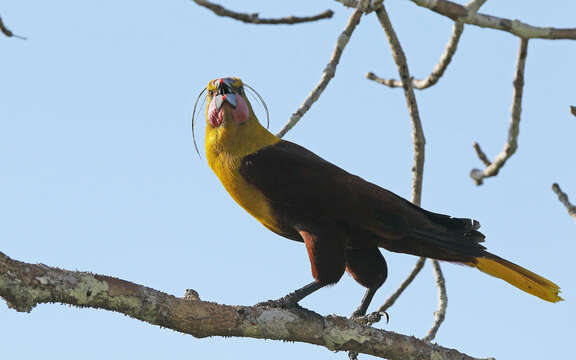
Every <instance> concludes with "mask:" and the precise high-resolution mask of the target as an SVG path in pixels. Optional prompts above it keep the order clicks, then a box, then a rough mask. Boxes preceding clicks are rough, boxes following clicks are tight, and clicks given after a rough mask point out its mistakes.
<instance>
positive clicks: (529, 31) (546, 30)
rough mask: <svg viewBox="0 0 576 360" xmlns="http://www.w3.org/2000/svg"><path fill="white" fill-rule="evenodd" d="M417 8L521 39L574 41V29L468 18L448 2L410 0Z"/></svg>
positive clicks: (488, 17)
mask: <svg viewBox="0 0 576 360" xmlns="http://www.w3.org/2000/svg"><path fill="white" fill-rule="evenodd" d="M410 1H412V2H413V3H415V4H416V5H418V6H422V7H425V8H428V9H430V10H432V11H434V12H437V13H438V14H441V15H444V16H446V17H449V18H450V19H452V20H454V21H462V22H464V23H465V24H471V25H476V26H480V27H483V28H491V29H495V30H501V31H506V32H509V33H511V34H514V35H516V36H518V37H520V38H523V39H550V40H559V39H572V40H576V28H569V29H559V28H553V27H538V26H532V25H529V24H526V23H523V22H521V21H520V20H510V19H506V18H500V17H497V16H492V15H486V14H476V15H474V16H472V17H470V18H468V11H467V10H466V7H465V6H462V5H460V4H457V3H455V2H452V1H448V0H410Z"/></svg>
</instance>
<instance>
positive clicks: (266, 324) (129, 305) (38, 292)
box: [0, 252, 474, 360]
mask: <svg viewBox="0 0 576 360" xmlns="http://www.w3.org/2000/svg"><path fill="white" fill-rule="evenodd" d="M188 293H190V291H188ZM192 295H194V294H193V293H192ZM0 296H1V297H2V298H4V299H5V300H6V302H7V303H8V306H9V307H10V308H13V309H16V310H17V311H26V312H29V311H31V310H32V309H33V308H34V307H35V306H36V305H38V304H44V303H54V302H57V303H61V304H69V305H75V306H79V307H91V308H97V309H105V310H110V311H116V312H120V313H122V314H125V315H128V316H130V317H133V318H135V319H138V320H142V321H144V322H147V323H150V324H153V325H160V326H162V327H167V328H170V329H172V330H175V331H178V332H181V333H185V334H190V335H193V336H195V337H198V338H204V337H207V336H236V337H251V338H260V339H262V338H264V339H273V340H284V341H297V342H305V343H310V344H315V345H320V346H324V347H326V348H327V349H330V350H333V351H341V350H350V351H356V352H360V353H365V354H370V355H374V356H378V357H382V358H387V359H406V358H410V359H421V360H425V359H426V360H428V359H446V360H450V359H458V360H463V359H464V360H473V359H474V358H472V357H470V356H468V355H466V354H463V353H460V352H458V351H457V350H453V349H447V348H443V347H440V346H438V345H432V344H429V343H426V342H424V341H421V340H418V339H416V338H414V337H411V336H404V335H400V334H396V333H393V332H390V331H384V330H379V329H374V328H371V327H367V326H363V325H360V324H358V323H356V322H354V321H351V320H348V319H345V318H342V317H339V316H326V317H322V316H320V315H318V314H316V313H314V312H312V311H309V310H306V309H303V308H294V309H278V308H267V307H258V306H252V307H251V306H229V305H220V304H216V303H212V302H207V301H200V300H196V297H195V296H190V297H188V299H184V298H177V297H175V296H171V295H168V294H165V293H163V292H160V291H157V290H154V289H151V288H148V287H145V286H142V285H138V284H134V283H131V282H128V281H125V280H121V279H117V278H113V277H109V276H103V275H96V274H91V273H87V272H79V271H68V270H62V269H58V268H53V267H49V266H46V265H42V264H37V265H36V264H28V263H24V262H20V261H16V260H13V259H10V258H9V257H8V256H6V255H4V254H3V253H1V252H0ZM196 296H197V294H196Z"/></svg>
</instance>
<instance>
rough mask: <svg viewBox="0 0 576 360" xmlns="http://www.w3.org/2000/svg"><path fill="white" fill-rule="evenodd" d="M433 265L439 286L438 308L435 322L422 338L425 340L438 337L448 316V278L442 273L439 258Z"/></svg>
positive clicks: (433, 261)
mask: <svg viewBox="0 0 576 360" xmlns="http://www.w3.org/2000/svg"><path fill="white" fill-rule="evenodd" d="M432 267H433V269H434V277H435V278H436V285H437V286H438V310H436V312H435V313H434V324H433V325H432V327H431V328H430V330H428V334H426V336H425V337H424V338H423V339H422V340H424V341H432V340H434V338H435V337H436V333H437V332H438V329H439V328H440V325H441V324H442V322H443V321H444V318H445V317H446V308H447V307H448V296H447V295H446V280H445V279H444V274H442V268H440V263H438V260H432Z"/></svg>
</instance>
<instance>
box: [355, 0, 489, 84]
mask: <svg viewBox="0 0 576 360" xmlns="http://www.w3.org/2000/svg"><path fill="white" fill-rule="evenodd" d="M485 2H486V0H472V1H471V2H469V3H468V5H466V10H467V13H468V17H469V18H470V17H472V16H474V15H475V14H476V12H477V11H478V9H479V8H480V6H482V5H483V4H484V3H485ZM463 31H464V24H463V23H462V21H460V20H458V21H456V22H455V23H454V26H453V28H452V35H451V36H450V40H449V41H448V44H447V45H446V49H445V50H444V53H443V54H442V56H441V57H440V60H439V61H438V64H436V66H435V67H434V69H433V70H432V72H431V73H430V75H428V77H427V78H426V79H412V87H413V88H415V89H418V90H423V89H427V88H429V87H430V86H433V85H435V84H436V83H437V82H438V80H440V78H441V77H442V75H444V72H445V71H446V69H447V68H448V65H450V62H451V61H452V57H453V56H454V54H455V53H456V50H457V48H458V43H459V42H460V37H461V36H462V32H463ZM366 78H368V79H369V80H374V81H376V82H377V83H379V84H382V85H386V86H388V87H391V88H394V87H401V86H402V82H401V81H399V80H396V79H384V78H381V77H378V76H377V75H376V74H374V73H373V72H369V73H367V74H366Z"/></svg>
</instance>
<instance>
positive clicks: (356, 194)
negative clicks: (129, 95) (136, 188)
mask: <svg viewBox="0 0 576 360" xmlns="http://www.w3.org/2000/svg"><path fill="white" fill-rule="evenodd" d="M244 88H245V86H244V84H243V83H242V81H241V80H240V79H238V78H230V77H228V78H220V79H216V80H212V81H210V82H209V83H208V86H207V87H206V89H205V90H204V91H206V92H207V103H206V119H207V126H206V138H205V147H206V156H207V158H208V164H209V165H210V167H211V168H212V170H213V171H214V172H215V173H216V176H218V178H219V179H220V181H221V182H222V184H223V185H224V187H225V188H226V190H227V191H228V193H229V194H230V195H231V196H232V198H233V199H234V200H236V202H237V203H238V204H240V206H242V207H243V208H244V209H245V210H246V211H247V212H248V213H250V214H251V215H252V216H254V217H255V218H256V219H258V221H260V222H261V223H262V225H264V226H265V227H267V228H268V229H270V230H272V231H273V232H275V233H276V234H279V235H281V236H283V237H285V238H288V239H291V240H296V241H300V242H304V244H305V245H306V250H307V251H308V256H309V258H310V264H311V267H312V276H313V277H314V281H313V282H311V283H310V284H308V285H306V286H304V287H302V288H300V289H297V290H296V291H294V292H292V293H290V294H288V295H286V296H284V297H282V298H280V299H278V300H275V301H271V302H268V304H272V305H275V306H292V305H295V304H296V303H298V302H299V301H300V300H302V299H303V298H304V297H306V296H308V295H310V294H311V293H313V292H314V291H316V290H318V289H320V288H322V287H324V286H326V285H329V284H334V283H336V282H338V280H340V278H341V277H342V275H343V274H344V270H346V271H347V272H348V273H349V274H350V275H351V276H352V277H353V278H354V279H355V280H356V281H357V282H358V283H360V284H361V285H363V286H364V287H366V288H367V289H368V290H367V292H366V294H365V295H364V298H363V299H362V302H361V304H360V306H359V307H358V309H357V310H356V311H355V312H354V314H353V316H361V315H364V314H365V313H366V310H367V308H368V305H369V304H370V301H371V300H372V297H373V296H374V294H375V292H376V290H378V288H379V287H380V286H381V285H382V284H383V283H384V281H385V280H386V277H387V275H388V268H387V265H386V261H385V260H384V257H383V256H382V254H381V253H380V250H379V248H384V249H387V250H389V251H394V252H400V253H406V254H411V255H416V256H424V257H427V258H432V259H438V260H443V261H449V262H455V263H459V264H464V265H468V266H472V267H475V268H477V269H479V270H480V271H483V272H485V273H487V274H489V275H492V276H495V277H497V278H500V279H502V280H505V281H507V282H508V283H510V284H512V285H514V286H516V287H517V288H519V289H520V290H522V291H525V292H527V293H529V294H532V295H535V296H538V297H539V298H541V299H544V300H546V301H550V302H557V301H560V300H562V298H561V297H560V296H559V295H558V294H559V292H560V288H559V287H558V285H556V284H554V283H553V282H551V281H549V280H547V279H545V278H543V277H541V276H539V275H537V274H535V273H533V272H531V271H529V270H527V269H525V268H523V267H521V266H519V265H516V264H513V263H512V262H510V261H508V260H505V259H503V258H501V257H498V256H496V255H494V254H491V253H489V252H488V251H486V248H485V247H484V246H482V245H481V244H480V243H481V242H483V241H484V235H483V234H482V233H480V232H479V231H478V228H479V227H480V223H479V222H478V221H476V220H472V219H466V218H455V217H451V216H448V215H442V214H437V213H433V212H430V211H426V210H424V209H422V208H420V207H418V206H416V205H414V204H412V203H411V202H409V201H407V200H405V199H403V198H401V197H399V196H397V195H395V194H394V193H392V192H390V191H388V190H386V189H383V188H381V187H379V186H378V185H375V184H372V183H370V182H368V181H365V180H363V179H362V178H360V177H358V176H356V175H353V174H350V173H348V172H346V171H345V170H343V169H341V168H339V167H338V166H336V165H334V164H332V163H330V162H328V161H326V160H324V159H322V158H321V157H319V156H317V155H316V154H314V153H312V152H311V151H309V150H307V149H305V148H303V147H302V146H299V145H297V144H294V143H292V142H289V141H285V140H281V139H280V138H278V137H277V136H275V135H273V134H272V133H270V132H269V131H268V130H267V129H266V128H264V127H263V126H262V125H261V124H260V123H259V122H258V119H257V118H256V115H255V114H254V111H253V110H252V106H251V105H250V102H249V101H248V98H247V97H246V93H245V91H244ZM248 88H250V87H249V86H248ZM250 89H251V88H250ZM204 91H203V92H204ZM201 95H202V93H201ZM258 96H259V95H258ZM199 98H200V96H199Z"/></svg>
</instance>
